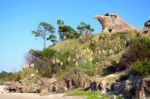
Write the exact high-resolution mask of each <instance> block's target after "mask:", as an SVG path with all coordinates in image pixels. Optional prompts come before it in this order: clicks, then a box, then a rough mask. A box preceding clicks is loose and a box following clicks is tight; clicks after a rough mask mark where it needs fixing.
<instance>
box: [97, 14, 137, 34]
mask: <svg viewBox="0 0 150 99" xmlns="http://www.w3.org/2000/svg"><path fill="white" fill-rule="evenodd" d="M95 18H96V19H97V20H98V21H99V22H100V23H101V25H102V29H103V32H109V33H116V32H127V31H132V30H134V29H135V28H133V27H132V26H131V25H129V24H127V23H126V22H125V21H124V20H123V19H122V18H121V17H120V16H118V15H116V14H114V13H106V14H105V15H104V16H102V15H97V16H95Z"/></svg>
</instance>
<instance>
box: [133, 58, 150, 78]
mask: <svg viewBox="0 0 150 99" xmlns="http://www.w3.org/2000/svg"><path fill="white" fill-rule="evenodd" d="M132 69H133V71H134V73H136V74H139V75H142V76H148V75H150V59H145V60H143V61H136V62H135V63H133V65H132Z"/></svg>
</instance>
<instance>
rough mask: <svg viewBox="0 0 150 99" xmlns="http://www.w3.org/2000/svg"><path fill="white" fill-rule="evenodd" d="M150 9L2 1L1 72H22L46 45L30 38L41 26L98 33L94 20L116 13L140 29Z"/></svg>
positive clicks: (134, 1) (135, 1) (90, 2)
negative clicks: (83, 27)
mask: <svg viewBox="0 0 150 99" xmlns="http://www.w3.org/2000/svg"><path fill="white" fill-rule="evenodd" d="M149 5H150V0H0V45H1V47H0V71H2V70H5V71H13V72H14V71H17V70H19V69H20V67H21V65H22V64H24V63H25V62H26V61H25V56H26V54H27V52H28V51H29V50H30V49H42V47H43V41H42V40H41V39H38V38H37V39H36V38H35V37H34V36H33V35H32V34H31V31H32V30H35V29H36V28H37V25H38V23H39V22H42V21H44V22H49V23H51V24H53V25H54V26H55V28H57V24H56V21H57V19H62V20H63V21H64V22H65V24H68V25H71V26H72V27H74V28H75V27H76V26H77V25H78V24H79V23H80V22H82V21H84V22H86V23H89V24H91V25H92V26H93V27H94V29H95V33H97V32H99V31H101V26H100V24H99V23H98V21H96V20H95V19H93V16H94V15H98V14H101V15H103V14H105V13H107V12H114V13H117V14H119V15H120V16H121V17H123V18H124V19H125V20H126V21H127V22H128V23H130V24H131V25H133V26H135V27H136V28H141V27H142V26H143V24H144V22H145V21H146V20H147V19H148V17H149V16H150V7H149ZM49 44H50V42H47V45H49Z"/></svg>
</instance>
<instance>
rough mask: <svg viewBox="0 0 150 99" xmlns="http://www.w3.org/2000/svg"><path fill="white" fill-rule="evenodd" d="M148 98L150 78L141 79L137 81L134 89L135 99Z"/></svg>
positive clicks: (149, 94) (149, 96) (149, 95)
mask: <svg viewBox="0 0 150 99" xmlns="http://www.w3.org/2000/svg"><path fill="white" fill-rule="evenodd" d="M149 98H150V77H146V78H143V79H142V80H140V81H139V83H138V85H137V88H136V99H149Z"/></svg>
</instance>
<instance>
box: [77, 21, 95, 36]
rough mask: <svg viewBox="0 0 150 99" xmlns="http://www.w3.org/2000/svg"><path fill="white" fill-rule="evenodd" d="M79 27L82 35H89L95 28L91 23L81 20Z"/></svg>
mask: <svg viewBox="0 0 150 99" xmlns="http://www.w3.org/2000/svg"><path fill="white" fill-rule="evenodd" d="M77 29H78V31H79V33H80V34H82V35H87V34H92V32H93V31H94V29H93V28H92V27H91V25H90V24H86V23H85V22H81V23H80V24H79V25H78V26H77Z"/></svg>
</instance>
